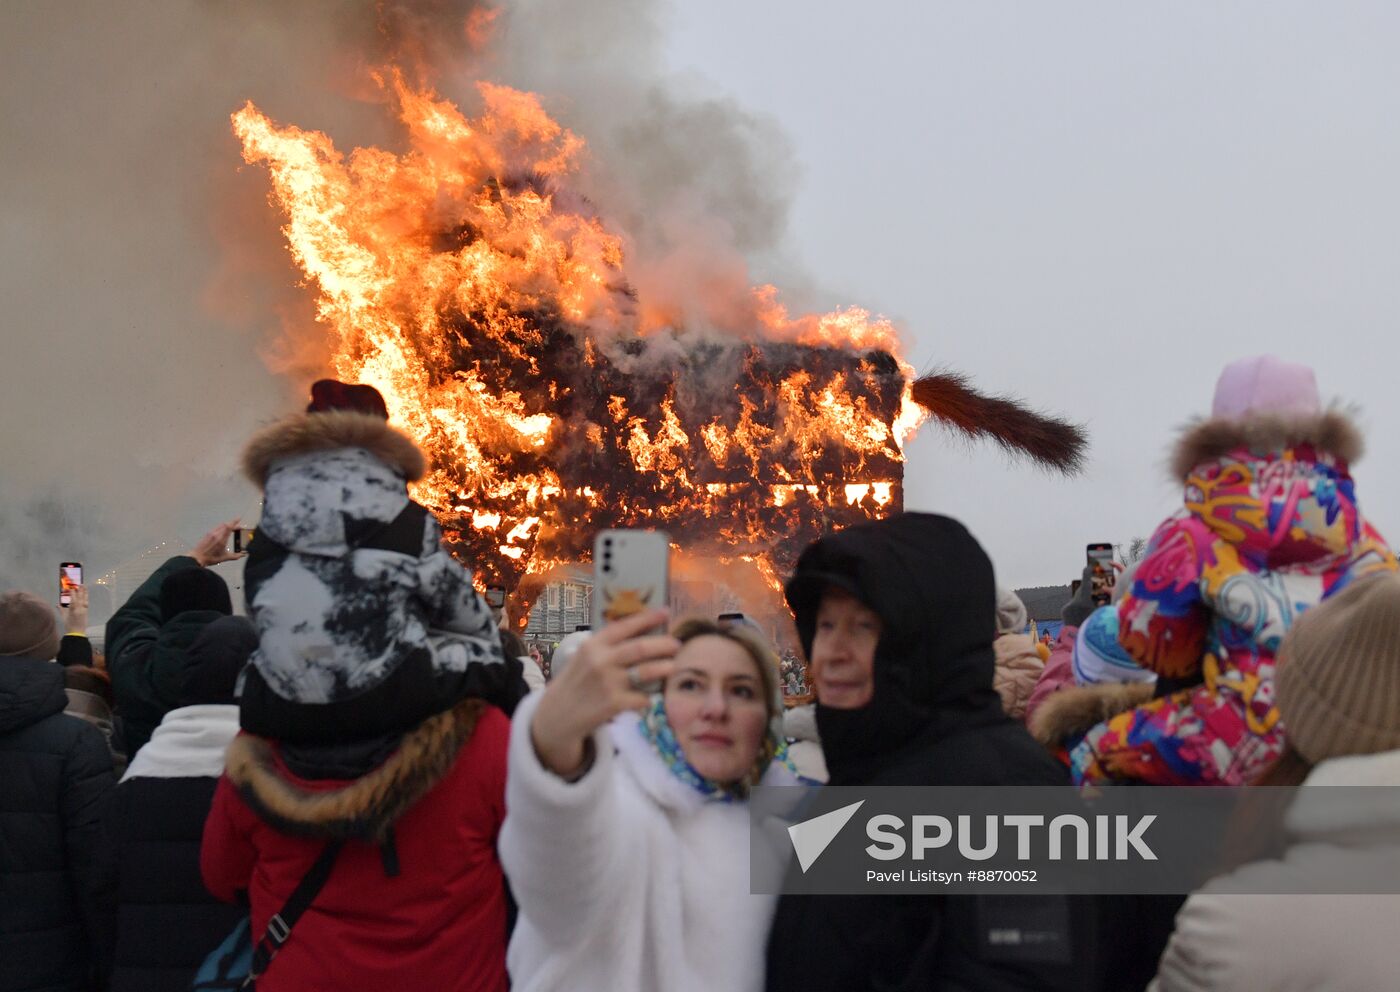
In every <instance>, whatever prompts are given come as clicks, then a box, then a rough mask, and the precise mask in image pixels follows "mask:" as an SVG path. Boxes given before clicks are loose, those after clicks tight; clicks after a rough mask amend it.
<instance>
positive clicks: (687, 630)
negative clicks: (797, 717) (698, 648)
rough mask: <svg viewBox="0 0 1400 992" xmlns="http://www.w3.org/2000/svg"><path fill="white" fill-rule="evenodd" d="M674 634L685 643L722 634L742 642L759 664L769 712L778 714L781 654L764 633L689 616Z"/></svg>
mask: <svg viewBox="0 0 1400 992" xmlns="http://www.w3.org/2000/svg"><path fill="white" fill-rule="evenodd" d="M671 636H672V637H674V638H675V639H676V640H678V641H680V642H681V643H682V644H684V643H686V642H687V641H693V640H695V638H697V637H722V638H724V639H725V640H726V641H733V642H734V643H735V644H737V645H739V647H741V648H743V649H744V653H745V654H747V655H748V656H749V658H751V659H752V660H753V663H754V665H755V666H756V667H757V668H758V677H759V678H760V679H761V680H762V682H763V701H764V704H765V705H766V706H767V707H768V715H769V716H770V717H772V716H776V715H778V713H779V712H780V709H781V706H782V704H781V702H780V701H779V696H778V656H777V654H776V653H775V652H774V651H773V649H772V648H771V647H770V646H769V645H768V642H767V641H766V640H764V639H763V636H762V635H761V634H759V633H758V632H757V631H755V630H754V629H753V628H751V627H745V626H740V625H737V624H736V625H733V626H723V625H721V624H719V623H716V622H715V621H714V620H711V619H709V618H708V617H688V618H686V619H684V620H681V621H680V622H679V623H678V624H676V625H675V627H673V628H672V629H671Z"/></svg>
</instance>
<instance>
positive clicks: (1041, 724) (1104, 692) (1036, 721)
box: [1026, 682, 1155, 749]
mask: <svg viewBox="0 0 1400 992" xmlns="http://www.w3.org/2000/svg"><path fill="white" fill-rule="evenodd" d="M1154 689H1155V686H1154V685H1153V684H1152V683H1150V682H1121V683H1120V682H1106V683H1104V684H1102V685H1080V686H1069V687H1067V688H1064V689H1061V690H1060V691H1059V692H1056V693H1054V694H1053V695H1051V696H1048V697H1046V699H1045V701H1044V702H1043V703H1041V704H1040V706H1039V707H1038V708H1037V709H1036V710H1035V711H1034V712H1033V713H1032V714H1031V718H1030V721H1029V723H1028V724H1027V727H1026V729H1028V730H1029V731H1030V732H1031V736H1032V737H1034V738H1035V739H1036V740H1037V741H1039V742H1040V743H1041V744H1043V745H1044V746H1045V747H1048V748H1051V749H1054V748H1058V747H1060V746H1061V745H1062V744H1065V743H1066V742H1068V741H1070V740H1071V739H1073V738H1077V737H1079V736H1081V735H1083V734H1084V733H1086V732H1087V731H1088V730H1089V729H1090V728H1092V727H1093V726H1095V725H1096V724H1099V723H1103V722H1104V721H1105V720H1109V719H1111V718H1113V717H1115V716H1117V715H1118V714H1119V713H1126V712H1127V711H1128V710H1131V709H1135V708H1137V707H1138V706H1141V705H1143V704H1144V703H1147V702H1150V701H1151V700H1152V693H1153V690H1154Z"/></svg>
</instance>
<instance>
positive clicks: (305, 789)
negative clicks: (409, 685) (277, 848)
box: [226, 699, 486, 843]
mask: <svg viewBox="0 0 1400 992" xmlns="http://www.w3.org/2000/svg"><path fill="white" fill-rule="evenodd" d="M485 706H486V704H485V703H484V702H482V701H481V700H480V699H464V700H463V701H462V702H460V703H458V704H457V705H456V706H455V707H453V708H452V709H451V710H448V711H447V712H445V713H439V714H438V715H437V716H434V717H430V718H429V719H427V720H424V721H423V722H422V723H421V724H419V725H418V726H417V727H416V728H414V729H413V730H411V731H409V733H408V734H406V735H405V736H404V738H403V741H402V742H401V743H400V745H399V747H398V748H397V750H395V751H394V752H393V754H391V755H390V756H389V757H388V758H387V759H386V760H385V761H384V762H383V763H382V764H380V765H379V766H378V767H376V768H374V769H372V770H371V771H369V772H367V773H366V774H364V775H362V776H360V777H359V778H356V779H350V780H348V781H345V782H337V783H335V784H334V785H333V786H332V787H330V788H325V787H324V786H325V785H326V783H324V782H321V783H316V784H315V785H313V784H311V783H305V782H303V781H301V780H297V779H295V778H294V777H293V776H292V775H291V774H290V773H289V772H288V771H287V769H286V767H285V765H283V763H282V761H281V760H280V758H279V757H278V755H277V751H276V747H275V745H274V744H273V743H272V742H271V741H268V740H266V739H265V738H262V737H254V736H252V735H251V734H240V735H239V736H238V737H237V738H235V739H234V741H233V743H232V744H231V745H230V746H229V749H228V759H227V766H226V767H227V774H228V777H229V780H230V781H231V782H232V783H233V785H234V786H235V787H236V788H237V789H238V791H239V793H240V794H241V795H242V796H243V799H244V801H245V802H247V803H248V805H249V807H250V808H251V809H252V810H253V811H254V812H255V813H257V815H258V816H259V817H260V818H261V819H262V820H264V821H265V822H267V823H268V824H270V825H271V826H273V827H275V828H276V829H278V830H281V831H283V832H285V833H289V834H294V835H297V836H301V837H318V838H326V839H335V840H345V839H349V838H355V839H359V840H368V841H372V842H374V843H382V842H383V841H384V840H385V838H387V837H388V834H389V830H390V828H391V827H393V825H394V823H395V822H396V821H397V820H398V819H399V818H400V817H401V816H403V814H404V813H406V812H408V810H409V809H410V808H411V807H412V806H413V805H414V804H415V803H417V802H418V800H420V799H422V798H423V796H425V795H427V794H428V792H429V791H431V790H432V788H433V787H434V786H435V785H437V784H438V783H439V782H440V781H442V779H443V778H444V777H445V776H446V775H447V773H448V772H449V771H450V770H451V769H452V765H453V763H454V762H455V761H456V760H457V753H458V752H459V751H460V750H461V749H462V745H463V744H465V743H466V742H467V741H468V740H469V739H470V738H471V735H472V731H473V730H475V729H476V722H477V720H478V718H479V717H480V716H481V711H482V710H483V709H484V708H485Z"/></svg>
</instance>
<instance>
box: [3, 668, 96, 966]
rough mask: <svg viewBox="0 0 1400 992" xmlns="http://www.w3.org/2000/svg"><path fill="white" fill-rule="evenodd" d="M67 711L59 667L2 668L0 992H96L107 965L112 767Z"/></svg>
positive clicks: (89, 729)
mask: <svg viewBox="0 0 1400 992" xmlns="http://www.w3.org/2000/svg"><path fill="white" fill-rule="evenodd" d="M67 704H68V697H67V695H66V694H65V693H64V691H63V669H62V668H61V667H59V666H58V665H55V664H53V663H52V662H47V661H35V660H32V659H28V658H0V992H21V990H23V992H59V990H79V989H81V990H89V989H96V988H99V987H100V986H101V982H102V981H103V980H104V977H105V972H106V969H107V967H108V965H109V963H110V956H111V946H112V920H113V914H114V901H113V900H114V891H113V885H112V879H111V877H110V875H108V874H107V873H106V872H105V871H104V869H103V866H102V859H101V857H100V833H101V826H100V824H101V817H102V813H103V806H104V804H105V802H106V800H107V799H108V797H109V795H110V794H111V791H112V785H113V782H112V758H111V755H110V754H109V753H108V751H107V742H106V741H105V740H103V737H102V734H101V732H100V731H98V729H97V728H96V727H93V726H92V725H90V724H88V723H86V722H84V721H83V720H80V719H78V718H77V717H74V716H69V715H67V714H65V713H64V712H63V708H64V707H65V706H66V705H67Z"/></svg>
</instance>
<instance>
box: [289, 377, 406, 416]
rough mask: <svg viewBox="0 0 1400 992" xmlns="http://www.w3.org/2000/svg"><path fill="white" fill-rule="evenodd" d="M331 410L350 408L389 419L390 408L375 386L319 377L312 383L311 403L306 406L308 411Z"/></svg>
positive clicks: (323, 411) (357, 411)
mask: <svg viewBox="0 0 1400 992" xmlns="http://www.w3.org/2000/svg"><path fill="white" fill-rule="evenodd" d="M331 410H350V411H353V412H355V413H366V414H369V415H371V416H375V417H383V418H384V419H385V420H388V419H389V408H388V407H387V406H385V405H384V397H383V396H381V395H380V394H379V390H377V389H375V388H374V387H373V386H365V385H361V384H359V383H352V382H340V381H339V380H337V379H318V380H317V381H316V382H313V383H312V384H311V403H310V404H309V405H308V406H307V407H306V412H307V413H329V412H330V411H331Z"/></svg>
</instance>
